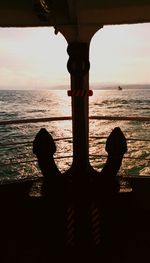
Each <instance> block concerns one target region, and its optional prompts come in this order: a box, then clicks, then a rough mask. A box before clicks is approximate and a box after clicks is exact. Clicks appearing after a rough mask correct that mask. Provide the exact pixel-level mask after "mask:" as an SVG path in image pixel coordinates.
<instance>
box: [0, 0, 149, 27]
mask: <svg viewBox="0 0 150 263" xmlns="http://www.w3.org/2000/svg"><path fill="white" fill-rule="evenodd" d="M141 22H150V0H122V1H120V0H1V1H0V26H1V27H11V26H12V27H33V26H59V25H61V26H63V25H76V24H78V25H85V26H86V25H111V24H124V23H141Z"/></svg>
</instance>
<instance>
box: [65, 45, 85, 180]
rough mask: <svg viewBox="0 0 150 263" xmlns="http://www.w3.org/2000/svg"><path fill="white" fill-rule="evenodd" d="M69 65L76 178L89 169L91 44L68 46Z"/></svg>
mask: <svg viewBox="0 0 150 263" xmlns="http://www.w3.org/2000/svg"><path fill="white" fill-rule="evenodd" d="M67 52H68V55H69V60H68V64H67V68H68V71H69V73H70V75H71V91H72V122H73V123H72V124H73V165H72V168H73V171H74V172H75V173H76V176H77V175H78V174H79V175H80V179H81V175H83V176H84V175H86V174H87V172H88V168H89V139H88V137H89V109H88V103H89V99H88V90H89V68H90V63H89V43H82V42H72V43H69V44H68V48H67Z"/></svg>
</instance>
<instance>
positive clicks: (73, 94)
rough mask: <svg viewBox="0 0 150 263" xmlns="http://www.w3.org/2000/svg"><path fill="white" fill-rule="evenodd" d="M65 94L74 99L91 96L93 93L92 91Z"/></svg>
mask: <svg viewBox="0 0 150 263" xmlns="http://www.w3.org/2000/svg"><path fill="white" fill-rule="evenodd" d="M67 94H68V96H69V97H72V96H75V97H83V96H86V95H87V96H92V95H93V91H92V90H87V91H86V90H68V91H67Z"/></svg>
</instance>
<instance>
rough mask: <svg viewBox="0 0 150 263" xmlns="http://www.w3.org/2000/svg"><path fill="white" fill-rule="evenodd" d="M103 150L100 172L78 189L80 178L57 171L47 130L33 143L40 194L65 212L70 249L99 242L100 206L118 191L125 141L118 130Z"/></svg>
mask: <svg viewBox="0 0 150 263" xmlns="http://www.w3.org/2000/svg"><path fill="white" fill-rule="evenodd" d="M105 149H106V151H107V153H108V157H107V161H106V163H105V165H104V167H103V169H102V171H101V172H99V173H98V172H96V171H94V169H93V171H92V172H91V171H90V173H89V180H87V181H86V182H85V187H84V185H83V184H84V182H82V183H81V186H80V185H78V184H80V181H79V178H78V180H77V181H76V179H75V177H74V176H73V177H71V175H68V172H66V173H64V174H63V175H62V174H61V172H60V171H59V169H58V167H57V165H56V163H55V161H54V157H53V155H54V153H55V152H56V145H55V142H54V140H53V138H52V136H51V135H50V134H49V133H48V132H47V130H46V129H44V128H42V129H41V130H40V131H39V132H38V133H37V135H36V137H35V140H34V142H33V153H34V154H35V155H36V156H37V159H38V164H39V167H40V169H41V171H42V174H43V176H44V178H43V187H42V194H43V195H44V196H45V197H47V198H48V199H49V197H50V199H51V200H53V201H52V202H54V204H55V205H57V206H58V207H59V208H60V207H63V208H64V209H66V213H65V214H66V219H65V220H66V232H67V233H66V236H67V237H66V239H67V240H66V241H67V244H68V245H70V246H73V245H74V244H77V245H78V243H80V244H79V246H80V245H81V246H82V245H83V244H84V243H86V244H89V243H90V244H91V243H92V242H93V241H94V244H95V245H99V244H100V242H101V233H100V224H101V219H100V217H101V215H100V213H101V212H102V208H101V207H102V203H103V202H104V203H105V201H106V200H107V201H108V200H109V199H110V198H111V197H112V195H114V194H116V193H117V192H118V191H119V183H118V182H117V180H116V175H117V173H118V171H119V169H120V166H121V164H122V159H123V156H124V154H125V153H126V151H127V143H126V139H125V136H124V134H123V133H122V131H121V129H120V128H119V127H116V128H114V130H113V131H112V132H111V134H110V135H109V136H108V138H107V141H106V147H105ZM82 187H83V188H82ZM81 188H82V189H81ZM56 200H57V202H55V201H56ZM62 200H63V201H62ZM62 202H63V205H62ZM60 203H61V205H60ZM106 203H107V202H106ZM58 204H59V205H58ZM91 235H92V237H91ZM89 240H90V241H89ZM92 240H93V241H92Z"/></svg>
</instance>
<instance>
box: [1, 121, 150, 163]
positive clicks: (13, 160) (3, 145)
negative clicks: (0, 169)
mask: <svg viewBox="0 0 150 263" xmlns="http://www.w3.org/2000/svg"><path fill="white" fill-rule="evenodd" d="M71 119H72V118H71V117H70V116H63V117H49V118H30V119H17V120H2V121H0V126H6V125H23V124H29V123H44V122H57V121H70V120H71ZM89 120H99V121H101V120H108V121H109V120H110V121H133V122H134V121H137V122H150V118H149V117H137V116H132V117H126V116H124V117H123V116H90V117H89ZM106 138H107V137H106V136H90V137H89V140H92V139H94V140H102V141H103V142H102V143H105V141H106ZM54 140H55V141H61V140H63V141H64V140H66V141H68V140H69V141H72V137H63V138H62V137H61V138H54ZM127 141H130V142H145V143H148V142H150V139H141V138H127ZM32 143H33V142H32V140H29V141H22V142H21V141H18V142H8V143H7V142H5V143H0V147H1V148H3V149H4V148H8V149H9V148H10V147H13V146H19V147H23V146H25V145H26V146H28V147H32ZM1 154H2V153H1ZM1 154H0V155H1ZM106 157H107V155H106V154H102V155H98V154H90V155H89V158H90V160H92V159H94V160H96V159H99V158H101V159H106ZM22 158H23V157H22ZM22 158H21V154H20V158H19V160H16V158H9V159H5V162H0V166H7V165H19V164H25V163H33V162H36V159H29V160H21V159H22ZM64 158H72V155H70V154H69V155H63V156H62V155H58V156H56V157H55V159H64ZM124 159H132V160H137V161H138V160H141V157H133V156H132V157H131V156H129V154H128V155H127V154H126V155H125V156H124ZM144 160H146V161H148V163H149V161H150V158H149V157H145V158H144Z"/></svg>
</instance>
